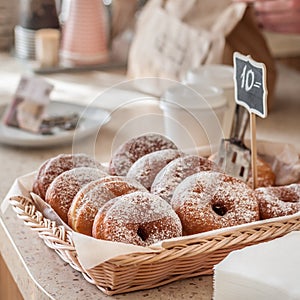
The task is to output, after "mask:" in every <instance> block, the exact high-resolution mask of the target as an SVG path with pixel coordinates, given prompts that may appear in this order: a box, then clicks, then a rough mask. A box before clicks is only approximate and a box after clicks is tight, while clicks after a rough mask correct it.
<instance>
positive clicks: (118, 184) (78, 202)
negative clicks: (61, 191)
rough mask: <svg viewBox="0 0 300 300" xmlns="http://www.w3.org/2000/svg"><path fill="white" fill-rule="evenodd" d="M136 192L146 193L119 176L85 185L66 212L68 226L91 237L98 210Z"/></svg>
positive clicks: (143, 189)
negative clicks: (114, 200)
mask: <svg viewBox="0 0 300 300" xmlns="http://www.w3.org/2000/svg"><path fill="white" fill-rule="evenodd" d="M138 190H142V191H147V190H146V189H145V188H144V187H143V186H142V185H141V184H139V183H138V182H136V181H134V180H130V179H128V178H125V177H120V176H109V177H104V178H102V179H99V180H96V181H92V182H90V183H88V184H87V185H85V186H84V187H83V188H81V190H80V191H79V192H78V193H77V194H76V196H75V197H74V199H73V201H72V204H71V207H70V208H69V211H68V224H69V225H70V227H71V228H72V229H74V230H75V231H77V232H80V233H83V234H86V235H90V236H91V235H92V226H93V222H94V218H95V215H96V214H97V212H98V209H99V208H101V206H102V205H103V204H105V203H106V202H107V201H108V200H110V199H113V198H115V197H118V196H121V195H125V194H129V193H132V192H135V191H138Z"/></svg>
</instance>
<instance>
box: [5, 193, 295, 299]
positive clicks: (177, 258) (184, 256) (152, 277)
mask: <svg viewBox="0 0 300 300" xmlns="http://www.w3.org/2000/svg"><path fill="white" fill-rule="evenodd" d="M10 203H11V205H12V207H13V209H14V211H15V212H16V213H17V215H18V217H19V218H20V219H22V220H23V221H24V223H25V224H26V225H27V226H29V227H30V228H31V229H32V230H34V231H37V232H38V234H39V236H40V237H41V238H42V239H43V240H44V242H45V244H46V245H47V246H48V247H49V248H51V249H54V250H55V252H56V253H57V254H58V255H59V256H60V257H61V258H62V259H63V260H64V261H65V262H67V263H69V264H70V265H71V267H73V268H74V269H76V270H78V271H80V272H81V273H82V274H83V276H84V278H85V279H86V280H87V281H88V282H90V283H92V284H95V285H96V286H97V287H98V288H99V289H100V290H101V291H102V292H104V293H105V294H107V295H114V294H120V293H125V292H130V291H136V290H143V289H149V288H153V287H157V286H161V285H164V284H167V283H170V282H173V281H176V280H179V279H183V278H189V277H195V276H199V275H208V274H212V273H213V266H214V265H215V264H217V263H219V262H220V261H221V260H222V259H223V258H225V256H226V255H227V254H228V253H229V252H231V251H233V250H236V249H241V248H243V247H245V246H248V245H253V244H257V243H260V242H265V241H269V240H272V239H274V238H277V237H280V236H283V235H285V234H287V233H289V232H291V231H295V230H300V214H299V213H297V214H295V215H292V216H287V217H281V218H274V219H270V220H266V221H263V222H262V221H259V222H254V223H250V224H244V225H242V226H237V227H235V228H228V230H226V231H225V232H222V233H221V234H220V231H215V232H214V231H212V232H211V233H208V234H205V235H203V236H204V237H203V238H200V237H199V236H201V235H198V236H197V237H191V238H190V239H182V241H178V240H177V241H174V242H167V243H165V244H164V245H163V246H164V248H162V249H161V250H159V251H156V252H155V253H138V254H130V255H122V256H118V257H117V258H113V259H110V260H108V261H106V262H104V263H102V264H100V265H98V266H96V267H94V268H92V269H89V270H85V269H84V268H83V267H82V266H81V265H80V263H79V261H78V259H77V253H76V250H75V246H74V243H73V241H72V235H71V232H70V231H68V230H66V229H65V227H63V226H57V225H56V223H55V222H54V221H51V220H49V219H47V218H45V217H44V216H43V215H42V213H41V212H39V211H38V210H37V208H36V206H35V205H34V203H33V201H32V200H31V199H30V198H27V197H24V196H16V197H11V198H10Z"/></svg>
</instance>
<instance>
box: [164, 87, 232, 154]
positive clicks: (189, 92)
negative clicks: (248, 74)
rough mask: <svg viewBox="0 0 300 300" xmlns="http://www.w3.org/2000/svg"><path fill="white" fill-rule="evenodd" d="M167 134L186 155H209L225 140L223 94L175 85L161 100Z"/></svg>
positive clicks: (210, 89)
mask: <svg viewBox="0 0 300 300" xmlns="http://www.w3.org/2000/svg"><path fill="white" fill-rule="evenodd" d="M160 107H161V109H162V110H163V114H164V126H165V134H166V136H168V137H169V138H170V139H172V140H173V141H174V142H175V143H176V144H177V145H178V146H179V147H180V148H181V149H182V150H183V151H185V152H188V153H192V154H200V155H209V154H211V153H212V152H213V151H215V150H216V149H217V148H218V147H219V143H220V140H221V139H222V138H223V129H222V123H223V117H224V113H225V111H226V109H227V105H226V98H225V97H224V95H223V90H222V89H221V88H218V87H216V86H212V85H208V84H196V85H193V84H191V85H189V86H188V85H182V84H178V85H174V86H172V87H170V88H168V89H167V91H166V92H165V93H164V95H163V96H162V97H161V99H160Z"/></svg>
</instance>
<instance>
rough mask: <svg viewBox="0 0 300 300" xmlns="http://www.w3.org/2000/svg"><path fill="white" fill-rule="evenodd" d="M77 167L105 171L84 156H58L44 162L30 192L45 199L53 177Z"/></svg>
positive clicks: (98, 164)
mask: <svg viewBox="0 0 300 300" xmlns="http://www.w3.org/2000/svg"><path fill="white" fill-rule="evenodd" d="M77 167H94V168H98V169H100V170H102V171H104V172H106V169H105V168H104V166H102V165H101V164H100V163H99V162H97V161H95V160H94V159H93V158H91V157H89V156H87V155H86V154H82V153H78V154H60V155H57V156H55V157H53V158H50V159H48V160H46V161H45V162H44V163H43V164H42V165H41V166H40V168H39V170H38V173H37V176H36V177H35V180H34V183H33V187H32V191H33V192H34V193H35V194H37V195H39V196H40V197H41V198H42V199H45V196H46V191H47V189H48V187H49V185H50V184H51V182H52V181H53V180H54V178H55V177H57V176H58V175H60V174H61V173H63V172H65V171H68V170H71V169H73V168H77Z"/></svg>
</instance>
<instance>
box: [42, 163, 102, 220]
mask: <svg viewBox="0 0 300 300" xmlns="http://www.w3.org/2000/svg"><path fill="white" fill-rule="evenodd" d="M105 176H107V173H105V172H103V171H101V170H99V169H96V168H88V167H81V168H74V169H72V170H69V171H66V172H63V173H61V174H60V175H59V176H57V177H56V178H55V179H54V180H53V181H52V183H51V184H50V186H49V188H48V190H47V192H46V197H45V201H46V202H47V203H49V204H50V206H51V207H52V208H53V209H54V210H55V211H56V213H57V214H58V215H59V216H60V217H61V219H62V220H63V221H64V222H65V223H67V222H68V216H67V214H68V210H69V208H70V206H71V203H72V201H73V198H74V197H75V195H76V194H77V192H78V191H79V190H80V189H81V188H82V187H83V186H84V185H85V184H87V183H89V182H91V181H93V180H97V179H99V178H101V177H105Z"/></svg>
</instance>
